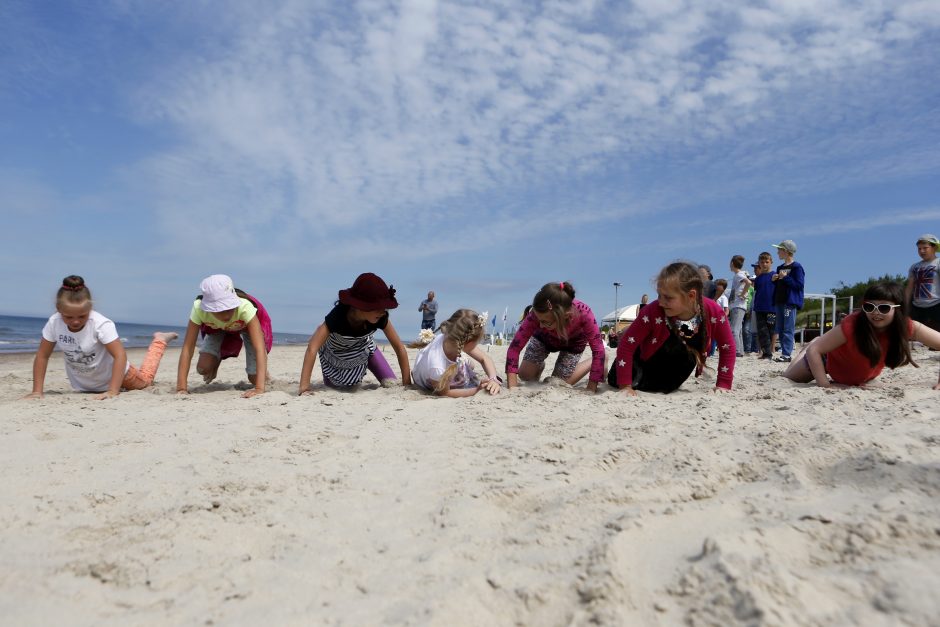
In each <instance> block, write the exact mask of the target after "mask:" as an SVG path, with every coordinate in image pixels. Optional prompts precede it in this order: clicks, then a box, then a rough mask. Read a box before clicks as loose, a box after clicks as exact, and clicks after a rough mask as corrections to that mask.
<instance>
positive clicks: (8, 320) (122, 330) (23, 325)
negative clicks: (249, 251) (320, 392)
mask: <svg viewBox="0 0 940 627" xmlns="http://www.w3.org/2000/svg"><path fill="white" fill-rule="evenodd" d="M47 320H49V318H48V317H45V318H40V317H36V316H5V315H0V354H2V353H32V352H35V351H36V349H37V348H39V340H40V339H42V328H43V327H44V326H45V325H46V321H47ZM114 324H115V326H116V327H117V331H118V335H119V336H120V338H121V342H122V343H123V344H124V347H125V348H147V346H149V345H150V341H151V340H152V339H153V334H154V332H156V331H175V332H176V333H179V335H180V339H178V340H175V341H174V342H173V343H172V344H171V346H174V345H175V346H179V345H180V342H181V341H182V337H183V335H184V334H185V333H186V328H185V327H181V326H178V325H171V324H156V323H137V322H119V321H117V320H115V321H114ZM311 333H312V331H311ZM376 339H377V340H378V338H376ZM309 340H310V333H280V332H278V331H275V332H274V345H275V346H289V345H297V344H306V343H307V342H308V341H309Z"/></svg>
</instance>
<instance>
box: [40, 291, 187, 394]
mask: <svg viewBox="0 0 940 627" xmlns="http://www.w3.org/2000/svg"><path fill="white" fill-rule="evenodd" d="M55 307H56V310H57V313H55V314H53V315H52V317H50V318H49V321H48V322H47V323H46V326H45V327H43V330H42V340H40V342H39V350H37V351H36V358H35V359H34V360H33V391H32V393H31V394H28V395H27V396H26V398H42V395H43V384H44V383H45V380H46V368H47V367H48V365H49V356H50V355H52V351H53V349H55V348H56V347H58V348H59V350H60V351H62V354H63V356H64V358H65V372H66V374H67V375H68V377H69V382H70V383H71V384H72V388H74V389H75V390H78V391H79V392H103V394H101V395H99V396H97V397H96V398H98V399H104V398H111V397H114V396H117V395H118V394H119V393H120V392H121V388H124V389H125V390H141V389H143V388H145V387H147V386H148V385H150V384H151V383H153V378H154V376H155V375H156V374H157V368H158V367H159V366H160V359H161V358H162V357H163V352H164V351H165V350H166V345H167V342H170V341H172V340H174V339H176V337H177V335H176V333H159V332H158V333H154V334H153V341H152V342H151V343H150V348H148V349H147V355H146V357H144V363H143V364H141V366H140V369H139V370H138V369H137V368H135V367H134V366H131V365H130V364H129V363H127V353H125V352H124V345H123V344H121V340H120V338H119V337H118V334H117V329H116V328H115V326H114V323H113V322H111V321H110V320H109V319H107V318H105V317H104V316H102V315H101V314H100V313H98V312H97V311H94V310H93V309H92V300H91V292H90V291H89V290H88V288H87V287H86V286H85V281H84V280H83V279H82V277H80V276H75V275H72V276H67V277H65V278H64V279H63V280H62V287H60V288H59V292H58V294H57V295H56V305H55Z"/></svg>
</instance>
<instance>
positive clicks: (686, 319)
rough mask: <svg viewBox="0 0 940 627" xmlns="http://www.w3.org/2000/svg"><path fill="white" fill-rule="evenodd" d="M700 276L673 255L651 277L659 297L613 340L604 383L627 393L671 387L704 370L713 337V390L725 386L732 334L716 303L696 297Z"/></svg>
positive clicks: (731, 366) (728, 382)
mask: <svg viewBox="0 0 940 627" xmlns="http://www.w3.org/2000/svg"><path fill="white" fill-rule="evenodd" d="M702 288H703V283H702V277H701V275H700V274H699V271H698V268H696V267H695V266H694V265H692V264H690V263H687V262H684V261H677V262H674V263H671V264H669V265H668V266H666V267H665V268H663V269H662V270H661V271H660V273H659V276H658V277H656V291H657V292H658V294H659V298H657V299H656V300H654V301H653V302H651V303H650V304H649V305H647V306H646V307H643V308H642V309H640V311H639V313H638V314H637V319H636V320H635V321H634V322H633V324H631V325H630V326H629V327H627V330H626V331H624V332H623V335H622V336H621V337H620V344H619V345H618V346H617V360H616V362H615V363H614V365H613V367H612V368H611V369H610V373H609V375H608V379H607V381H608V383H610V385H611V386H613V387H616V388H619V389H620V390H621V391H622V392H624V393H625V394H627V395H629V396H636V391H637V390H640V391H642V392H663V393H666V394H668V393H669V392H673V391H675V390H677V389H679V387H680V386H681V385H682V384H683V383H684V382H685V381H686V379H688V378H689V376H690V375H691V374H692V373H693V372H695V376H696V377H698V376H701V374H702V372H703V371H704V370H705V357H706V351H707V350H708V347H709V346H710V345H711V342H712V339H713V338H714V339H715V340H717V342H718V377H717V381H716V384H715V391H716V392H726V391H728V390H730V389H731V382H732V380H733V379H734V360H735V352H734V339H733V338H732V335H731V325H730V324H729V323H728V318H727V316H726V315H725V312H724V311H723V310H722V308H721V307H720V306H719V305H718V303H716V302H715V301H713V300H712V299H710V298H703V297H702Z"/></svg>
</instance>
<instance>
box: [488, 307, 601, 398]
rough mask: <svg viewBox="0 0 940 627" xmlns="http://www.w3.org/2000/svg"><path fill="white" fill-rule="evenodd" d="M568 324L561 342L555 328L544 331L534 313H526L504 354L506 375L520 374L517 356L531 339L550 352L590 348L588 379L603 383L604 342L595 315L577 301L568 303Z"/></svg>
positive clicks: (579, 350)
mask: <svg viewBox="0 0 940 627" xmlns="http://www.w3.org/2000/svg"><path fill="white" fill-rule="evenodd" d="M571 313H572V316H571V321H570V322H569V323H568V327H567V328H566V329H565V331H567V334H568V339H567V341H566V340H563V339H561V338H560V337H559V336H558V332H557V331H556V330H555V329H543V328H542V326H541V325H540V324H539V319H538V318H537V317H536V316H535V313H534V312H531V311H530V312H529V315H528V316H526V319H525V320H523V322H522V325H521V326H520V327H519V330H518V331H516V335H515V336H514V337H513V338H512V343H510V344H509V350H508V351H506V372H508V373H517V372H519V353H521V352H522V348H523V347H524V346H525V345H526V343H527V342H528V341H529V338H531V337H534V338H535V339H537V340H539V341H540V342H542V344H544V345H545V346H546V347H547V348H548V350H549V351H551V352H555V351H565V352H568V353H576V354H580V353H583V352H584V349H585V348H586V347H587V346H588V345H590V346H591V353H592V356H593V359H592V360H591V374H590V375H589V376H588V380H590V381H594V382H596V383H600V382H601V381H603V380H604V340H603V339H601V330H600V329H599V328H598V327H597V320H596V319H595V318H594V312H593V311H591V308H590V307H588V306H587V305H586V304H585V303H583V302H581V301H580V300H578V299H574V300H573V301H572V302H571Z"/></svg>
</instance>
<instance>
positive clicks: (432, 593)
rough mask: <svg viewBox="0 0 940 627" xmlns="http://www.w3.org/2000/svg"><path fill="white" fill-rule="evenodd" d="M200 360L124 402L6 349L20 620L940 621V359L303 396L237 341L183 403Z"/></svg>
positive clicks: (1, 610)
mask: <svg viewBox="0 0 940 627" xmlns="http://www.w3.org/2000/svg"><path fill="white" fill-rule="evenodd" d="M131 353H132V357H131V360H132V362H133V363H135V364H136V363H138V362H139V360H140V353H139V352H138V351H131ZM386 354H387V356H388V357H389V361H390V362H391V363H392V364H393V366H394V355H393V354H392V353H391V351H390V350H388V349H386ZM491 355H492V356H493V357H494V359H495V361H496V362H497V366H498V367H499V368H500V370H501V369H502V366H503V363H504V351H503V349H501V348H496V347H494V348H493V350H492V353H491ZM177 356H178V352H177V351H175V350H173V349H171V350H170V351H168V353H167V356H166V358H165V360H164V363H163V367H162V369H161V372H160V375H159V376H158V382H157V385H156V386H155V387H154V388H152V389H149V390H143V391H139V392H128V393H124V394H122V395H121V396H120V397H118V398H117V399H113V400H110V401H95V400H93V399H92V398H91V397H90V396H89V395H82V394H76V393H72V392H70V391H69V389H68V384H67V381H66V378H65V374H64V372H63V368H62V364H61V361H60V360H59V358H58V356H56V357H55V358H54V359H53V360H52V363H51V364H50V368H49V374H48V376H47V384H48V386H47V388H48V393H47V396H46V398H45V399H43V400H39V401H21V400H17V399H18V398H19V397H21V396H22V395H24V394H26V393H27V392H28V391H29V389H30V381H31V369H30V368H31V356H19V357H11V356H6V357H3V358H0V381H2V382H3V387H2V391H0V415H2V421H0V425H2V426H0V438H2V455H0V473H2V477H3V482H2V484H0V485H2V488H0V525H2V529H3V533H2V535H0V564H2V568H0V623H2V624H5V625H52V624H70V625H109V624H112V625H116V624H120V625H126V624H133V625H156V624H160V625H163V624H267V625H309V624H329V625H337V624H343V625H374V624H395V625H397V624H412V625H424V624H430V625H516V624H521V625H569V624H575V625H583V624H589V623H601V624H611V625H657V624H661V625H679V624H692V625H866V626H871V625H940V594H938V591H940V419H938V418H940V409H938V408H940V405H938V401H940V392H934V391H932V390H931V389H930V386H931V384H932V383H933V382H934V381H936V379H937V368H938V366H937V362H936V361H935V360H934V358H933V354H929V353H926V352H918V353H917V357H918V358H919V360H920V361H921V363H922V366H923V367H922V368H920V369H914V368H910V367H908V368H903V369H901V370H899V371H897V372H891V371H887V372H886V373H885V374H884V375H883V377H882V379H881V386H880V387H875V388H871V389H851V390H839V391H825V390H821V389H819V388H816V387H815V386H811V385H810V386H798V385H794V384H791V383H790V382H788V381H786V380H784V379H783V378H782V377H780V376H779V372H780V370H781V366H780V365H779V364H773V363H769V362H766V361H762V362H758V361H757V360H755V359H753V358H744V359H741V360H739V362H738V363H739V365H738V368H737V369H736V373H735V375H736V376H735V391H734V392H733V393H732V394H729V395H713V394H711V393H709V392H710V389H711V384H708V383H700V382H694V381H691V382H688V383H686V384H685V385H684V386H683V388H682V389H681V390H680V391H678V392H676V393H674V394H671V395H668V396H663V395H641V396H640V397H639V398H637V399H630V398H627V397H624V396H622V395H619V394H616V393H615V392H612V391H610V390H609V388H607V387H606V386H602V393H600V394H598V395H596V396H593V395H588V394H587V393H585V392H584V391H583V389H571V388H567V387H555V386H548V385H528V386H526V387H524V388H521V389H519V390H516V391H514V392H513V393H504V394H501V395H499V396H497V397H484V396H483V395H477V396H476V397H473V398H472V399H467V400H451V399H436V398H431V397H428V396H426V395H425V394H423V393H421V392H419V391H417V390H414V389H403V388H400V387H398V388H391V389H382V388H378V387H377V386H376V385H375V384H374V383H370V384H367V385H366V386H365V387H364V389H362V390H360V391H358V392H356V393H340V392H336V391H332V390H326V389H324V388H323V387H322V385H321V384H320V381H321V379H320V373H319V367H317V370H316V377H315V382H317V388H316V389H317V391H316V393H315V394H314V395H313V396H311V397H297V396H296V395H295V394H296V385H297V378H298V375H299V372H300V366H301V361H302V356H303V348H302V347H297V348H294V347H289V348H283V347H278V348H275V350H274V352H273V353H272V356H271V359H270V365H271V371H272V374H273V376H274V377H275V379H276V382H275V383H274V384H273V385H272V386H271V390H270V391H269V392H268V393H267V394H265V395H263V396H261V397H258V398H255V399H242V398H240V394H239V392H238V391H236V390H234V389H233V388H232V384H234V383H236V382H237V381H239V379H240V378H243V376H244V374H243V371H242V370H241V369H242V367H243V362H241V363H236V361H235V360H229V361H227V362H225V364H224V365H223V367H222V369H221V373H220V375H221V376H220V381H221V383H216V384H213V385H211V386H209V387H208V388H206V387H202V386H201V385H200V380H199V378H198V376H196V375H195V373H194V374H193V376H192V383H191V385H192V389H193V392H194V393H193V394H191V395H189V396H186V397H177V396H176V395H174V394H173V387H174V386H173V382H174V380H175V368H176V360H177ZM193 371H194V369H193ZM367 381H374V380H372V379H371V376H370V377H369V378H368V379H367ZM582 387H583V384H582Z"/></svg>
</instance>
